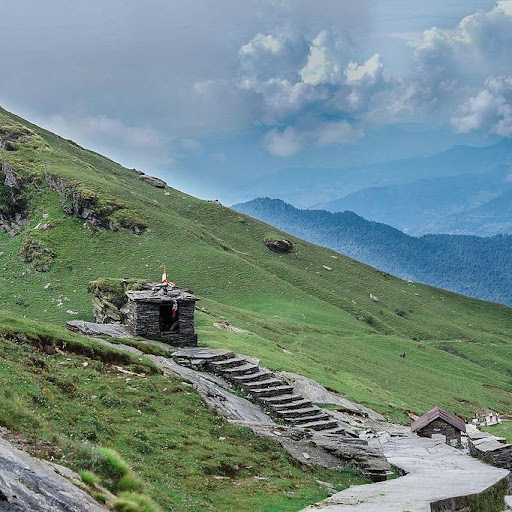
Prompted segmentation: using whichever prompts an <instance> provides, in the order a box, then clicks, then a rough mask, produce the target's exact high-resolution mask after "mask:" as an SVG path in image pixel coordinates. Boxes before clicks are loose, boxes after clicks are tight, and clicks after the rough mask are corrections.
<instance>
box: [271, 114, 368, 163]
mask: <svg viewBox="0 0 512 512" xmlns="http://www.w3.org/2000/svg"><path fill="white" fill-rule="evenodd" d="M362 136H363V130H362V129H360V128H358V127H354V126H353V125H351V124H350V123H349V122H348V121H345V120H341V121H321V122H317V123H314V124H313V126H310V127H307V128H296V127H293V126H287V127H286V128H284V129H282V130H281V129H279V128H274V129H272V130H270V131H269V132H268V133H267V134H266V135H265V136H264V137H263V145H264V147H265V148H266V149H267V151H268V152H269V153H271V154H272V155H275V156H280V157H289V156H293V155H295V154H296V153H298V152H299V151H301V150H302V149H304V148H306V147H311V146H313V147H324V146H333V145H343V144H352V143H354V142H356V141H357V140H359V139H360V138H361V137H362Z"/></svg>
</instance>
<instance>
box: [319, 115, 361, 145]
mask: <svg viewBox="0 0 512 512" xmlns="http://www.w3.org/2000/svg"><path fill="white" fill-rule="evenodd" d="M313 135H314V140H315V143H316V145H317V146H332V145H341V144H352V143H353V142H356V141H357V140H359V139H361V138H362V137H363V130H362V129H361V128H358V127H354V126H353V125H351V124H350V123H349V122H348V121H328V122H325V123H322V124H321V125H320V126H319V127H318V128H317V130H316V131H315V132H313Z"/></svg>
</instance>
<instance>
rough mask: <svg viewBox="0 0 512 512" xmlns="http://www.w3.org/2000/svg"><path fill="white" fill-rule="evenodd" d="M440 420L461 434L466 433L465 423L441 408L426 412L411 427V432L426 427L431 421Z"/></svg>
mask: <svg viewBox="0 0 512 512" xmlns="http://www.w3.org/2000/svg"><path fill="white" fill-rule="evenodd" d="M437 419H441V420H444V421H446V423H449V424H450V425H451V426H452V427H455V428H456V429H457V430H460V431H461V432H466V423H465V422H464V420H462V419H461V418H459V417H458V416H456V415H455V414H453V413H452V412H448V411H445V410H444V409H443V408H441V407H434V408H433V409H432V410H431V411H428V412H427V413H425V414H424V415H423V416H420V417H419V418H418V419H417V420H416V421H415V422H414V423H413V424H412V425H411V430H412V431H413V432H417V431H418V430H421V429H422V428H424V427H426V426H427V425H429V424H430V423H432V422H433V421H435V420H437Z"/></svg>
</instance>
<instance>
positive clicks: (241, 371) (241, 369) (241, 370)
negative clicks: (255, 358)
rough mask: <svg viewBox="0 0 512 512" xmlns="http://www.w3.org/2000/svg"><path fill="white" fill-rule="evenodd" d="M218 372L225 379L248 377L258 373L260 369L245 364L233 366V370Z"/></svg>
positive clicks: (227, 369) (226, 369) (250, 364)
mask: <svg viewBox="0 0 512 512" xmlns="http://www.w3.org/2000/svg"><path fill="white" fill-rule="evenodd" d="M219 371H220V372H221V373H222V374H223V375H224V376H225V377H231V376H233V375H249V374H252V373H257V372H259V371H260V367H259V366H257V365H255V364H252V363H247V364H244V365H242V366H235V367H234V368H225V369H223V370H219Z"/></svg>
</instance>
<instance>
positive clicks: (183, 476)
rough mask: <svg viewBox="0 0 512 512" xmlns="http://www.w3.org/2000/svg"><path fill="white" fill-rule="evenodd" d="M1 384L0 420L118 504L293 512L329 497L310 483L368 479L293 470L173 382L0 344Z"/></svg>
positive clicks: (280, 455) (267, 445) (277, 451)
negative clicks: (106, 493) (111, 496)
mask: <svg viewBox="0 0 512 512" xmlns="http://www.w3.org/2000/svg"><path fill="white" fill-rule="evenodd" d="M55 331H57V329H56V328H55ZM62 335H63V336H67V335H66V334H65V333H64V332H63V331H62ZM27 336H28V334H27ZM0 338H1V336H0ZM124 368H125V369H128V370H129V369H130V366H125V367H124ZM0 389H1V390H2V391H1V392H0V394H1V400H0V424H1V425H3V426H6V427H7V428H9V429H11V430H12V431H14V432H18V433H20V434H22V435H23V436H24V437H25V438H27V439H34V440H37V442H36V443H35V444H34V445H33V446H34V447H35V449H36V450H37V453H38V455H39V456H45V452H46V456H48V457H49V456H52V457H53V458H56V459H57V461H58V462H60V463H62V464H65V465H67V466H69V467H71V468H73V469H75V470H77V471H80V475H81V476H82V479H83V481H84V484H85V485H86V486H87V487H88V489H89V491H90V492H91V494H92V495H94V496H96V497H100V496H101V495H102V493H101V491H99V490H98V488H97V485H101V486H103V487H105V488H107V489H108V490H109V491H111V492H113V493H114V494H116V495H117V496H118V499H117V500H116V501H115V502H114V508H116V509H117V510H130V511H132V510H133V511H138V512H143V511H151V512H153V511H157V510H160V508H159V507H161V508H163V509H164V510H176V511H196V512H199V511H208V510H211V511H217V510H236V509H240V510H254V511H261V512H263V511H265V512H267V511H294V510H299V509H301V508H303V507H304V506H306V505H308V504H311V503H314V502H316V501H318V500H320V499H323V498H325V497H327V491H326V489H325V487H323V486H322V485H320V484H318V482H317V480H320V481H324V482H331V483H332V484H334V485H335V486H336V487H337V488H340V489H342V488H344V487H347V486H349V485H351V484H361V483H366V482H367V480H366V479H364V478H361V477H360V476H358V475H357V474H356V473H355V472H354V471H351V470H347V471H328V470H323V469H306V468H302V467H300V465H299V464H298V463H296V462H295V461H294V460H292V459H291V458H290V457H289V456H288V455H287V454H286V453H285V452H284V451H283V450H282V449H281V448H280V447H279V446H277V445H276V444H275V443H273V442H270V441H265V440H262V439H259V438H257V437H255V436H254V435H253V434H252V433H251V432H250V431H249V430H248V429H245V428H239V427H235V426H233V425H230V424H229V423H227V422H226V421H225V420H223V419H222V418H220V417H218V416H215V415H213V414H211V413H210V412H209V411H208V409H207V408H206V407H205V406H204V404H203V403H202V401H201V399H200V397H199V395H197V394H196V393H195V392H192V391H191V389H190V387H189V386H187V385H185V384H184V383H183V382H182V379H180V378H165V377H163V376H161V375H157V374H153V375H146V376H142V375H130V374H126V373H122V372H120V371H119V370H118V368H117V367H116V366H110V365H109V364H105V363H104V362H101V361H94V360H91V359H89V358H87V357H85V356H82V355H76V354H75V355H73V356H69V355H68V354H64V353H62V354H61V353H59V352H55V353H53V354H45V353H44V352H42V351H40V350H38V349H36V348H35V347H34V346H33V345H29V344H19V343H15V342H13V341H0ZM63 404H65V407H63ZM29 447H30V445H29ZM149 497H151V498H152V500H154V502H153V501H152V500H151V499H150V498H149ZM103 498H104V499H105V497H104V495H103ZM100 499H101V497H100ZM155 503H158V506H157V505H156V504H155ZM123 507H124V508H123ZM129 507H132V508H129ZM136 507H138V508H136Z"/></svg>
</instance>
